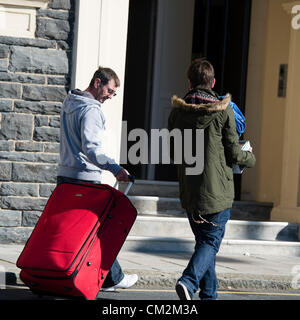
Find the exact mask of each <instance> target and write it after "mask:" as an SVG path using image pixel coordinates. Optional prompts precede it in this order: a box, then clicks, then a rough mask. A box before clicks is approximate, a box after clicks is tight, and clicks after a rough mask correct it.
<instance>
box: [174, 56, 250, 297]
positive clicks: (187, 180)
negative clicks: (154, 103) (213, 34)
mask: <svg viewBox="0 0 300 320" xmlns="http://www.w3.org/2000/svg"><path fill="white" fill-rule="evenodd" d="M187 78H188V84H189V89H190V91H189V92H188V93H187V94H186V95H185V97H184V98H183V99H181V98H178V97H177V96H173V97H172V106H173V108H172V110H171V113H170V115H169V119H168V129H169V130H170V131H171V130H173V129H180V130H181V131H182V133H183V134H184V129H192V131H196V130H197V129H202V130H204V168H203V171H202V172H201V173H199V174H190V175H189V174H187V170H186V169H187V168H188V167H190V166H191V165H189V164H187V163H184V161H183V163H182V164H178V165H177V173H178V180H179V192H180V200H181V205H182V207H183V208H184V209H185V210H186V211H187V217H188V219H189V222H190V225H191V228H192V231H193V233H194V235H195V240H196V245H195V250H194V253H193V255H192V257H191V259H190V261H189V264H188V266H187V267H186V269H185V270H184V271H183V274H182V276H181V277H180V279H178V281H177V284H176V292H177V294H178V296H179V298H180V299H181V300H191V299H192V298H193V296H194V294H195V292H196V291H197V290H198V289H199V288H200V293H199V296H200V299H203V300H205V299H206V300H215V299H217V288H218V280H217V276H216V272H215V262H216V254H217V252H218V251H219V248H220V245H221V242H222V239H223V237H224V233H225V226H226V223H227V221H228V220H229V218H230V211H231V208H232V204H233V201H234V182H233V170H232V166H233V165H235V164H237V165H240V166H242V167H246V168H251V167H253V166H254V165H255V161H256V160H255V156H254V154H253V153H252V149H250V151H242V150H241V146H240V144H239V137H238V134H237V131H236V123H235V118H234V113H233V110H232V108H231V106H230V105H229V103H230V99H231V96H230V95H229V94H227V95H226V96H225V97H224V98H220V97H219V95H218V94H217V93H215V92H214V91H213V90H212V89H213V88H214V85H215V81H216V80H215V73H214V68H213V66H212V64H211V63H210V62H209V61H207V60H205V59H196V60H194V61H193V62H192V64H191V65H190V67H189V68H188V71H187ZM194 136H195V135H194ZM191 143H192V144H195V143H196V139H193V141H192V142H191ZM193 147H194V149H195V145H194V146H193ZM183 150H184V148H183ZM183 159H184V157H183Z"/></svg>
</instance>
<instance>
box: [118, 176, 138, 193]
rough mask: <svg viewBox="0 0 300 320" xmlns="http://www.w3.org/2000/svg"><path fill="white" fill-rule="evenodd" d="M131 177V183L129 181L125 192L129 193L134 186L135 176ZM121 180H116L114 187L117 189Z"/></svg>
mask: <svg viewBox="0 0 300 320" xmlns="http://www.w3.org/2000/svg"><path fill="white" fill-rule="evenodd" d="M128 177H129V183H128V186H127V188H126V189H125V191H124V194H125V195H127V194H128V192H129V190H130V188H131V187H132V185H133V184H134V181H135V178H134V176H128ZM118 183H119V181H116V183H115V185H114V188H115V189H116V188H117V185H118Z"/></svg>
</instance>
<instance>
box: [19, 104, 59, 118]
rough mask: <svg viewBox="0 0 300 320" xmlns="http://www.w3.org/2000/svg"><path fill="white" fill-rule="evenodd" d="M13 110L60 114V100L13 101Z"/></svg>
mask: <svg viewBox="0 0 300 320" xmlns="http://www.w3.org/2000/svg"><path fill="white" fill-rule="evenodd" d="M14 110H15V112H17V113H30V114H49V115H52V114H60V110H61V103H60V102H32V101H15V109H14Z"/></svg>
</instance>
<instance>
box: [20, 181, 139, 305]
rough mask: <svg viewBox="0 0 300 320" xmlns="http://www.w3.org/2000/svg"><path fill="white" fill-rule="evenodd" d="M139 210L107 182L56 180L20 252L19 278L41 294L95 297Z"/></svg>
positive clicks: (90, 298)
mask: <svg viewBox="0 0 300 320" xmlns="http://www.w3.org/2000/svg"><path fill="white" fill-rule="evenodd" d="M131 184H132V183H131ZM127 191H128V188H127ZM125 193H126V192H125ZM136 216H137V211H136V209H135V207H134V206H133V205H132V204H131V202H130V200H129V199H128V198H127V196H126V195H125V194H124V193H122V192H120V191H118V190H116V189H115V188H112V187H110V186H109V185H104V184H99V185H91V184H72V183H63V184H60V185H58V186H57V187H56V188H55V190H54V191H53V193H52V195H51V196H50V198H49V200H48V202H47V204H46V206H45V209H44V211H43V213H42V215H41V217H40V219H39V221H38V223H37V225H36V226H35V228H34V230H33V232H32V234H31V236H30V237H29V239H28V241H27V243H26V245H25V247H24V249H23V251H22V253H21V254H20V256H19V258H18V261H17V266H18V267H19V268H20V269H21V272H20V278H21V280H22V281H23V282H24V283H25V284H26V285H27V286H28V287H29V288H30V289H31V290H32V291H33V292H35V293H38V294H43V293H44V294H53V295H67V296H72V297H82V298H85V299H88V300H92V299H95V298H96V296H97V293H98V291H99V290H100V288H101V286H102V283H103V281H104V280H105V277H106V275H107V273H108V271H109V269H110V267H111V265H112V264H113V262H114V260H115V258H116V257H117V255H118V253H119V251H120V249H121V247H122V245H123V243H124V241H125V239H126V237H127V235H128V233H129V231H130V229H131V227H132V225H133V223H134V221H135V219H136Z"/></svg>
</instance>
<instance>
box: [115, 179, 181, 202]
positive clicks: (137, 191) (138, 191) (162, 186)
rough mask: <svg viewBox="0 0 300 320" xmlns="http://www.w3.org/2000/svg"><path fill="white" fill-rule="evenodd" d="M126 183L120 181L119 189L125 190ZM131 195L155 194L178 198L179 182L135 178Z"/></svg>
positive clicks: (156, 195)
mask: <svg viewBox="0 0 300 320" xmlns="http://www.w3.org/2000/svg"><path fill="white" fill-rule="evenodd" d="M126 185H127V184H126V183H122V182H120V183H119V190H121V191H124V190H125V188H126ZM128 194H129V195H131V196H155V197H167V198H178V197H179V186H178V182H172V181H155V180H135V183H134V185H133V186H132V187H131V189H130V191H129V193H128Z"/></svg>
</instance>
